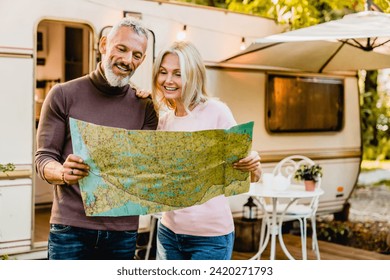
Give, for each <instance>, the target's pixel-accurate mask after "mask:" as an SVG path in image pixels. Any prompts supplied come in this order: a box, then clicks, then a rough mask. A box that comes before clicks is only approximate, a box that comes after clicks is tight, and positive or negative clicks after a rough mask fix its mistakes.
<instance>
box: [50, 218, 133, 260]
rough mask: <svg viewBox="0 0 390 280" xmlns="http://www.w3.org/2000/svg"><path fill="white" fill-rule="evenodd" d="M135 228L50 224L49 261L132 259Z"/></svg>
mask: <svg viewBox="0 0 390 280" xmlns="http://www.w3.org/2000/svg"><path fill="white" fill-rule="evenodd" d="M136 242H137V231H105V230H90V229H83V228H78V227H72V226H66V225H59V224H51V225H50V234H49V241H48V246H49V248H48V258H49V260H132V259H134V254H135V249H136Z"/></svg>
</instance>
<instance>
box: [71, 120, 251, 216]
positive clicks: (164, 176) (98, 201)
mask: <svg viewBox="0 0 390 280" xmlns="http://www.w3.org/2000/svg"><path fill="white" fill-rule="evenodd" d="M70 129H71V136H72V144H73V153H74V154H76V155H78V156H80V157H82V158H83V159H84V161H85V163H86V164H88V165H89V166H90V173H89V175H88V176H87V177H84V178H83V179H82V180H79V185H80V190H81V195H82V198H83V203H84V208H85V213H86V215H87V216H131V215H145V214H151V213H157V212H164V211H171V210H176V209H181V208H185V207H189V206H193V205H198V204H202V203H204V202H206V201H208V200H209V199H211V198H213V197H215V196H218V195H221V194H224V195H225V196H233V195H237V194H240V193H245V192H248V191H249V185H250V174H249V172H242V171H238V170H235V169H234V168H233V167H232V163H233V162H235V161H237V160H239V159H241V158H244V157H246V156H247V155H248V153H249V151H250V149H251V146H252V131H253V122H249V123H245V124H241V125H237V126H234V127H232V128H231V129H227V130H223V129H215V130H203V131H196V132H173V131H147V130H126V129H120V128H113V127H107V126H101V125H95V124H92V123H88V122H84V121H80V120H76V119H72V118H70Z"/></svg>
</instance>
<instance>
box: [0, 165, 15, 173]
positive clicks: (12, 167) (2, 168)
mask: <svg viewBox="0 0 390 280" xmlns="http://www.w3.org/2000/svg"><path fill="white" fill-rule="evenodd" d="M14 170H15V165H14V164H13V163H7V164H1V163H0V172H7V171H14Z"/></svg>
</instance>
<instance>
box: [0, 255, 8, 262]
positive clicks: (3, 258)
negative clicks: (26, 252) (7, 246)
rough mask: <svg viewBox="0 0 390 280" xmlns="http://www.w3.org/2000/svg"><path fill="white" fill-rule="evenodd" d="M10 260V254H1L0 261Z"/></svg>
mask: <svg viewBox="0 0 390 280" xmlns="http://www.w3.org/2000/svg"><path fill="white" fill-rule="evenodd" d="M3 260H9V257H8V255H0V261H3Z"/></svg>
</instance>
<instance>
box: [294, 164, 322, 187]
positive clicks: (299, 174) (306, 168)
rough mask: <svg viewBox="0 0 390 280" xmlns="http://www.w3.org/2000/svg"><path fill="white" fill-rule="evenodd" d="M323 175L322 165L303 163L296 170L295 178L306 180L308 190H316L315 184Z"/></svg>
mask: <svg viewBox="0 0 390 280" xmlns="http://www.w3.org/2000/svg"><path fill="white" fill-rule="evenodd" d="M321 177H322V167H321V166H319V165H318V164H314V165H307V164H302V165H301V166H299V168H298V169H297V170H296V171H295V175H294V178H295V180H297V181H304V183H305V189H306V190H307V191H314V189H315V184H316V182H317V181H318V179H319V178H321Z"/></svg>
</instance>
